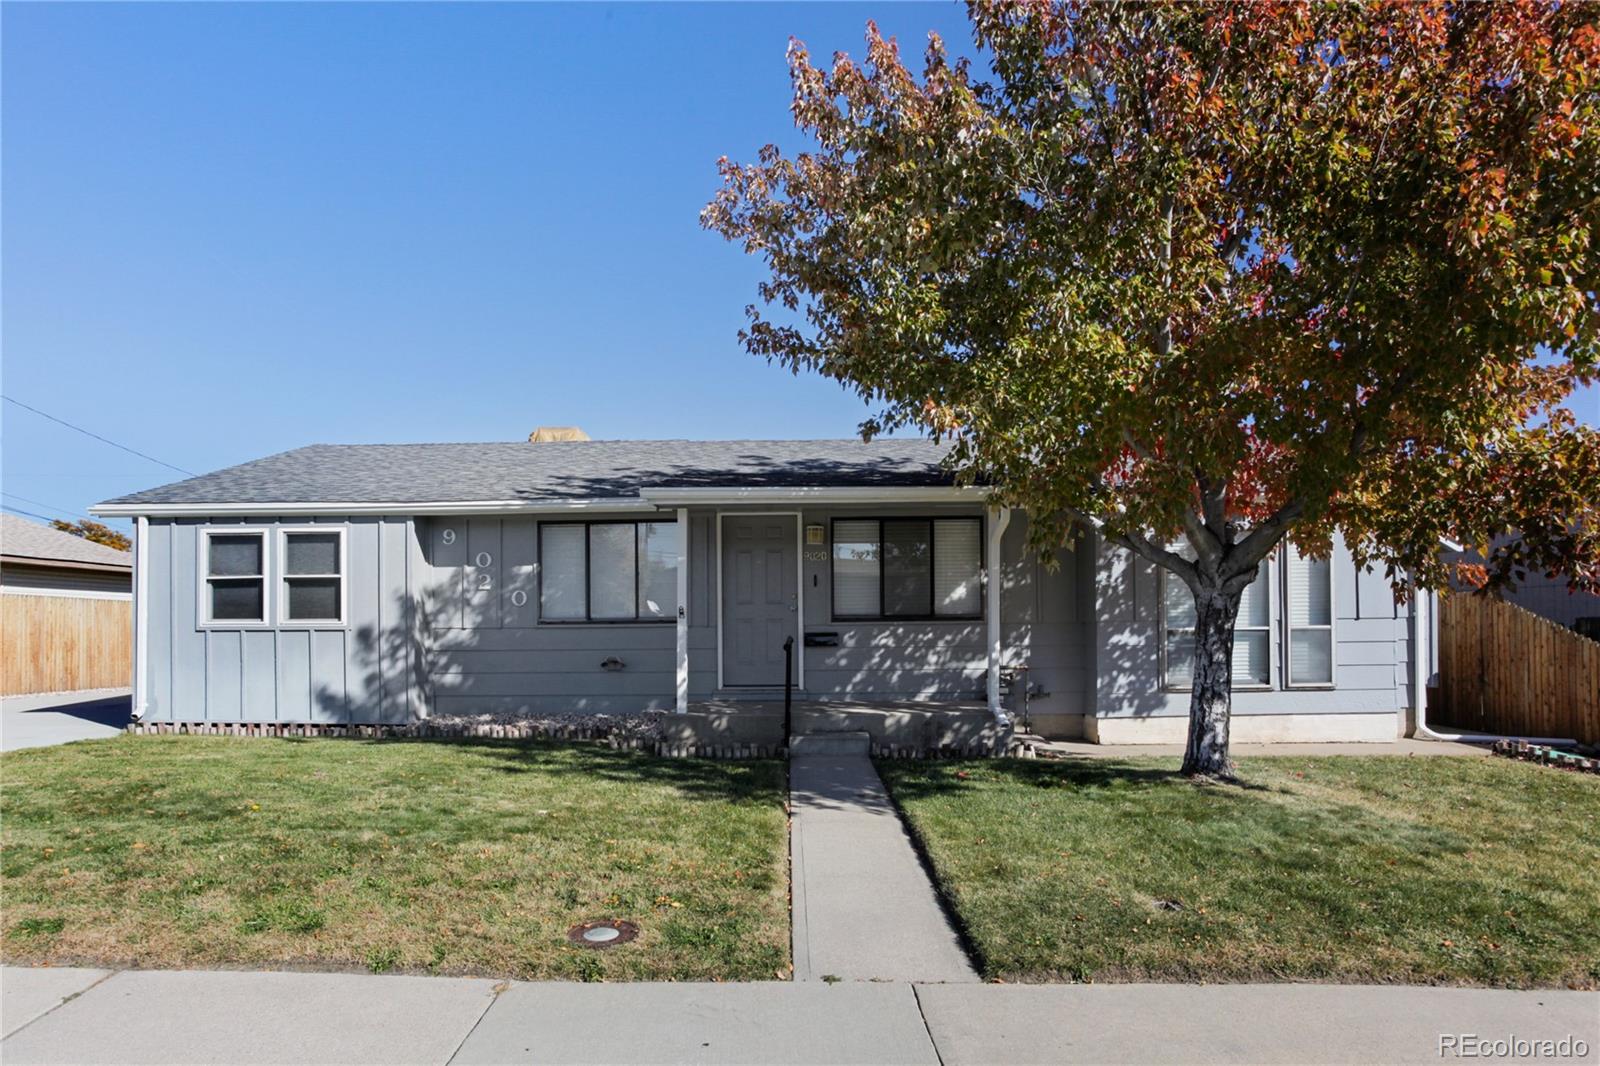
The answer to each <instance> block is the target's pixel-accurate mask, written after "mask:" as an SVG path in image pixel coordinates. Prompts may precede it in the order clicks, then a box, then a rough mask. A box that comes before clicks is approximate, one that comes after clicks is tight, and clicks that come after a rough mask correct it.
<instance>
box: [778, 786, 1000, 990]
mask: <svg viewBox="0 0 1600 1066" xmlns="http://www.w3.org/2000/svg"><path fill="white" fill-rule="evenodd" d="M789 804H790V810H791V818H792V819H793V821H792V823H791V826H790V829H789V861H790V864H791V866H792V871H791V877H790V884H791V886H792V889H791V891H792V892H793V894H794V898H793V903H792V910H793V920H792V934H791V935H792V937H793V944H794V977H795V980H796V981H819V980H827V979H830V978H838V979H840V980H844V981H976V980H977V979H978V975H977V974H976V973H975V972H974V971H973V969H972V964H971V963H970V962H968V960H967V955H966V952H965V951H964V950H963V949H962V947H961V943H960V940H959V939H958V938H957V936H956V934H955V931H954V930H953V929H952V928H951V926H950V922H949V921H948V919H947V918H946V917H945V913H944V910H943V909H942V908H941V907H940V905H939V899H938V896H937V895H935V893H934V890H933V885H932V883H931V882H930V881H929V880H928V875H927V872H926V871H925V870H924V869H923V866H922V862H921V860H920V859H919V858H918V857H917V853H916V851H915V850H914V849H913V847H912V844H911V838H910V837H909V836H907V835H906V830H905V827H904V826H902V825H901V824H900V816H899V814H898V813H896V811H895V809H894V806H893V805H892V804H891V803H890V802H889V795H888V793H887V792H886V791H885V790H884V787H883V781H882V780H880V779H879V777H878V772H877V771H876V770H874V769H873V768H872V762H871V760H869V759H868V758H867V757H866V756H865V755H804V756H798V757H796V758H793V759H791V760H789Z"/></svg>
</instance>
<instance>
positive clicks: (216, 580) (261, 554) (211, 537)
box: [203, 529, 267, 625]
mask: <svg viewBox="0 0 1600 1066" xmlns="http://www.w3.org/2000/svg"><path fill="white" fill-rule="evenodd" d="M203 539H204V548H205V603H204V606H205V620H206V622H207V623H208V624H211V625H228V624H230V623H231V624H236V625H262V624H264V623H265V622H266V620H267V569H266V567H267V552H266V534H265V533H264V532H262V531H260V530H250V531H237V530H211V529H208V530H205V531H204V536H203Z"/></svg>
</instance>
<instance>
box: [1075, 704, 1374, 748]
mask: <svg viewBox="0 0 1600 1066" xmlns="http://www.w3.org/2000/svg"><path fill="white" fill-rule="evenodd" d="M1084 725H1085V727H1086V728H1085V730H1084V739H1085V740H1088V741H1090V742H1091V743H1095V744H1182V743H1184V741H1186V740H1187V739H1188V736H1189V719H1188V717H1187V716H1182V715H1163V716H1161V717H1159V718H1157V717H1150V718H1094V717H1090V718H1087V719H1086V720H1085V722H1084ZM1229 735H1230V739H1232V740H1234V741H1238V742H1239V743H1241V744H1292V743H1322V742H1336V743H1365V744H1384V743H1392V742H1393V741H1394V740H1396V739H1397V738H1398V737H1399V735H1400V725H1399V720H1398V719H1397V718H1396V716H1395V713H1394V712H1393V711H1384V712H1382V713H1379V714H1236V715H1234V716H1233V720H1232V722H1231V723H1230V724H1229Z"/></svg>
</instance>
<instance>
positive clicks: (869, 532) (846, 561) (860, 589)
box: [833, 519, 880, 618]
mask: <svg viewBox="0 0 1600 1066" xmlns="http://www.w3.org/2000/svg"><path fill="white" fill-rule="evenodd" d="M833 613H834V614H835V615H836V616H838V617H840V618H872V617H875V616H877V615H878V614H879V613H880V610H879V598H878V523H877V521H876V520H849V521H846V520H842V519H841V520H840V521H837V522H835V523H834V524H833Z"/></svg>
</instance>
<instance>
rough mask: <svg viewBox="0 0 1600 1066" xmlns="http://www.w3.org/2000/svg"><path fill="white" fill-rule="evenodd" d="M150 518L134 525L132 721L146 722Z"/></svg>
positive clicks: (147, 708) (139, 518)
mask: <svg viewBox="0 0 1600 1066" xmlns="http://www.w3.org/2000/svg"><path fill="white" fill-rule="evenodd" d="M149 589H150V519H149V518H146V517H145V516H143V515H141V516H139V517H138V518H136V519H134V522H133V677H132V679H131V680H132V681H133V701H132V702H133V720H134V721H135V722H139V721H143V720H144V716H145V714H146V713H148V711H149V700H148V697H147V695H146V693H147V692H148V691H149V687H150V670H149V667H148V664H147V663H146V662H145V660H146V659H147V658H148V657H149V652H150V637H149V632H150V624H149V623H150V597H149V595H148V594H147V593H148V592H149Z"/></svg>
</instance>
